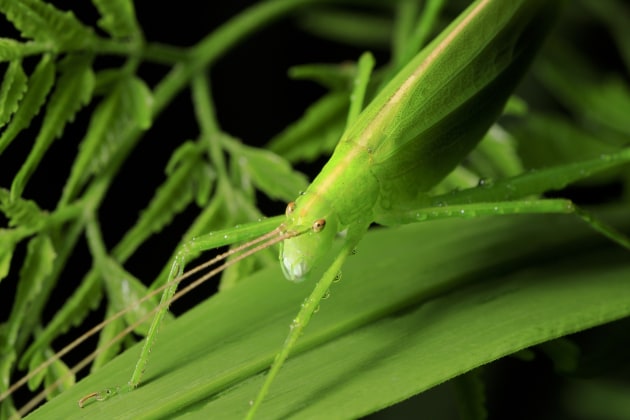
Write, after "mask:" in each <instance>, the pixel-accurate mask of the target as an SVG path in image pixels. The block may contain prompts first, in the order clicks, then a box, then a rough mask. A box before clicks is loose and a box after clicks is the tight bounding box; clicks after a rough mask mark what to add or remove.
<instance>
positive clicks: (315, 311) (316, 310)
mask: <svg viewBox="0 0 630 420" xmlns="http://www.w3.org/2000/svg"><path fill="white" fill-rule="evenodd" d="M317 312H319V305H317V306H316V307H315V310H314V311H313V313H314V314H316V313H317Z"/></svg>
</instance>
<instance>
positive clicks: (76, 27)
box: [0, 0, 96, 50]
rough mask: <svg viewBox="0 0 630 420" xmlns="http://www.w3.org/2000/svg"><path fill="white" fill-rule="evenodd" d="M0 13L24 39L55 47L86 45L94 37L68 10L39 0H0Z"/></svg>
mask: <svg viewBox="0 0 630 420" xmlns="http://www.w3.org/2000/svg"><path fill="white" fill-rule="evenodd" d="M0 12H2V13H3V14H4V15H5V16H6V18H7V19H8V20H9V21H10V22H11V23H13V25H14V26H15V27H16V28H17V29H18V30H19V31H20V32H21V33H22V36H23V37H25V38H29V39H33V40H36V41H40V42H44V43H46V44H48V45H51V47H53V48H56V49H57V50H65V49H78V48H83V49H85V48H87V47H89V46H90V45H91V44H92V42H93V41H94V40H95V38H96V37H95V35H94V32H93V31H92V29H91V28H90V27H88V26H85V25H83V24H82V23H81V22H80V21H79V20H78V19H77V18H76V17H75V16H74V13H72V12H62V11H61V10H59V9H57V8H55V7H54V6H53V5H52V4H49V3H45V2H43V1H41V0H20V1H14V0H0Z"/></svg>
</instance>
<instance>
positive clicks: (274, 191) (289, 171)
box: [226, 141, 308, 201]
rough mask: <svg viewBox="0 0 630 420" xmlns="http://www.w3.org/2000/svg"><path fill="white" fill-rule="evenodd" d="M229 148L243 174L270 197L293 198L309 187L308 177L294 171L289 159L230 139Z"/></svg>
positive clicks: (227, 144)
mask: <svg viewBox="0 0 630 420" xmlns="http://www.w3.org/2000/svg"><path fill="white" fill-rule="evenodd" d="M226 147H227V148H228V150H230V152H231V153H232V155H233V156H234V160H235V161H236V164H237V165H238V167H239V169H240V170H241V172H242V174H241V176H244V177H245V178H246V179H247V178H251V182H252V183H253V184H254V185H255V186H256V188H257V189H259V190H261V191H262V192H264V193H265V194H266V195H267V196H269V197H270V198H273V199H276V200H283V201H291V200H293V199H294V198H295V197H296V196H297V194H298V193H300V192H301V191H304V190H305V189H306V187H308V182H307V180H306V177H305V176H304V174H302V173H301V172H298V171H296V170H294V169H293V168H292V167H291V165H290V164H289V162H288V161H286V160H285V159H283V158H282V157H280V156H278V155H277V154H275V153H273V152H270V151H268V150H263V149H257V148H254V147H249V146H246V145H244V144H240V143H238V142H236V141H229V142H227V143H226Z"/></svg>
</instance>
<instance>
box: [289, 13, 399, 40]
mask: <svg viewBox="0 0 630 420" xmlns="http://www.w3.org/2000/svg"><path fill="white" fill-rule="evenodd" d="M299 23H300V26H302V28H303V29H305V30H306V31H308V32H311V33H313V34H315V35H317V36H319V37H321V38H325V39H330V40H333V41H335V42H339V43H344V44H348V45H353V46H358V47H361V48H387V47H388V46H389V44H390V40H391V35H392V22H391V20H390V19H387V18H384V17H383V15H378V14H367V13H359V12H356V11H355V12H347V11H342V10H333V9H330V10H317V11H311V12H309V13H306V14H304V15H302V16H301V17H300V20H299ZM366 28H369V30H366Z"/></svg>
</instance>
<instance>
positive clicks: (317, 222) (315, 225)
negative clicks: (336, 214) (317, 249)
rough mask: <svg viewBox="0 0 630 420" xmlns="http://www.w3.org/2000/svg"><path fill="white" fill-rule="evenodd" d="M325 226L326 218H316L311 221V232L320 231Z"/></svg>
mask: <svg viewBox="0 0 630 420" xmlns="http://www.w3.org/2000/svg"><path fill="white" fill-rule="evenodd" d="M325 226H326V219H318V220H315V221H314V222H313V232H321V231H322V229H324V227H325Z"/></svg>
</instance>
